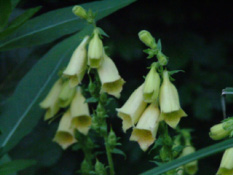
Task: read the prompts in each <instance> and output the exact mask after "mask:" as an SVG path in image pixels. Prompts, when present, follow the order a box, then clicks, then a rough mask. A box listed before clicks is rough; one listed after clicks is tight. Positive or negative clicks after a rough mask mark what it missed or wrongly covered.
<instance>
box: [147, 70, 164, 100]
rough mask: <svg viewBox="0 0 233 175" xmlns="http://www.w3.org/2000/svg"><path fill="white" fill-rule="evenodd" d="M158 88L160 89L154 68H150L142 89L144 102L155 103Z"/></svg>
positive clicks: (158, 78) (157, 75)
mask: <svg viewBox="0 0 233 175" xmlns="http://www.w3.org/2000/svg"><path fill="white" fill-rule="evenodd" d="M159 88H160V77H159V74H158V73H157V71H156V68H155V66H152V68H151V69H150V72H149V73H148V74H147V76H146V80H145V85H144V89H143V97H144V101H145V102H147V103H153V102H156V100H157V98H158V96H159Z"/></svg>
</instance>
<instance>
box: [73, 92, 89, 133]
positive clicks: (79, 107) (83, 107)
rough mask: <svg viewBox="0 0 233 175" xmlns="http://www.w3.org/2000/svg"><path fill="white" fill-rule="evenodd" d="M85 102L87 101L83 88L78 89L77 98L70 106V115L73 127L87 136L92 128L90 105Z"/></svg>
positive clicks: (75, 97)
mask: <svg viewBox="0 0 233 175" xmlns="http://www.w3.org/2000/svg"><path fill="white" fill-rule="evenodd" d="M85 100H86V99H85V97H84V96H83V95H82V92H81V88H80V87H77V89H76V93H75V96H74V98H73V100H72V102H71V105H70V113H71V118H72V120H71V127H72V128H75V129H77V130H78V131H79V132H81V133H83V134H85V135H87V133H88V131H89V129H90V126H91V116H90V113H89V108H88V104H87V103H86V102H85Z"/></svg>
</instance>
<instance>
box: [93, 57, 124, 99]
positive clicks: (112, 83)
mask: <svg viewBox="0 0 233 175" xmlns="http://www.w3.org/2000/svg"><path fill="white" fill-rule="evenodd" d="M97 71H98V74H99V77H100V81H101V84H102V86H101V91H100V93H102V92H106V93H108V94H110V95H113V96H115V97H116V98H119V97H120V93H121V91H122V86H123V84H124V83H125V81H124V80H123V79H122V78H121V77H120V75H119V72H118V70H117V68H116V66H115V64H114V62H113V61H112V60H111V59H110V58H109V57H108V56H107V55H104V60H103V63H102V65H101V66H100V67H99V68H98V69H97Z"/></svg>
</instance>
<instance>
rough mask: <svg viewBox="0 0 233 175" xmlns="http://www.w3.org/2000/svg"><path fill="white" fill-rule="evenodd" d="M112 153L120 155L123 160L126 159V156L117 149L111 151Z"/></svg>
mask: <svg viewBox="0 0 233 175" xmlns="http://www.w3.org/2000/svg"><path fill="white" fill-rule="evenodd" d="M112 153H113V154H120V155H122V156H124V158H125V159H126V154H125V153H124V152H123V151H122V150H120V149H118V148H114V149H113V150H112Z"/></svg>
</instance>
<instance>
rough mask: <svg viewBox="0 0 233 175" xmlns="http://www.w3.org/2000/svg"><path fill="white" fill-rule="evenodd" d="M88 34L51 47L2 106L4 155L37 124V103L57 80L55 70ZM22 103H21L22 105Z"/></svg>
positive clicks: (62, 64)
mask: <svg viewBox="0 0 233 175" xmlns="http://www.w3.org/2000/svg"><path fill="white" fill-rule="evenodd" d="M90 31H91V29H90V27H89V28H86V29H84V30H83V31H82V32H80V33H78V34H76V35H74V36H71V37H70V38H68V39H66V40H64V41H63V42H61V43H59V44H57V45H56V46H54V47H53V48H52V49H51V50H50V51H49V52H48V53H47V54H46V55H45V56H44V57H43V58H42V59H41V60H40V61H39V62H38V63H37V64H36V65H35V66H34V67H33V68H32V69H31V71H29V72H28V74H27V75H26V76H25V77H24V79H23V80H22V81H21V82H20V84H19V85H18V87H17V88H16V90H15V92H14V94H13V95H12V97H11V98H10V99H9V100H8V101H7V103H6V104H5V105H4V108H3V110H2V114H1V117H0V128H2V132H3V133H2V136H1V137H0V143H1V147H3V149H4V152H7V151H9V150H10V149H11V148H12V147H13V146H15V145H16V144H17V143H18V142H19V140H20V139H21V138H23V137H24V136H25V135H27V134H28V133H29V132H30V131H31V130H32V128H34V126H35V125H36V124H37V122H38V120H39V119H40V118H41V115H42V113H43V111H42V110H41V109H40V108H39V107H38V103H39V102H40V101H41V100H42V97H43V96H44V95H45V94H46V93H47V92H48V90H49V88H50V86H51V85H52V82H54V81H55V80H56V79H57V72H58V70H59V69H60V68H62V67H64V66H65V64H66V63H67V62H68V58H69V57H70V56H71V54H72V52H73V50H74V49H75V47H76V45H74V44H73V43H79V42H80V41H81V38H82V37H84V36H85V35H87V34H90ZM41 70H46V71H41ZM35 77H37V78H35ZM25 94H27V96H25ZM22 101H23V102H24V103H21V102H22Z"/></svg>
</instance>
